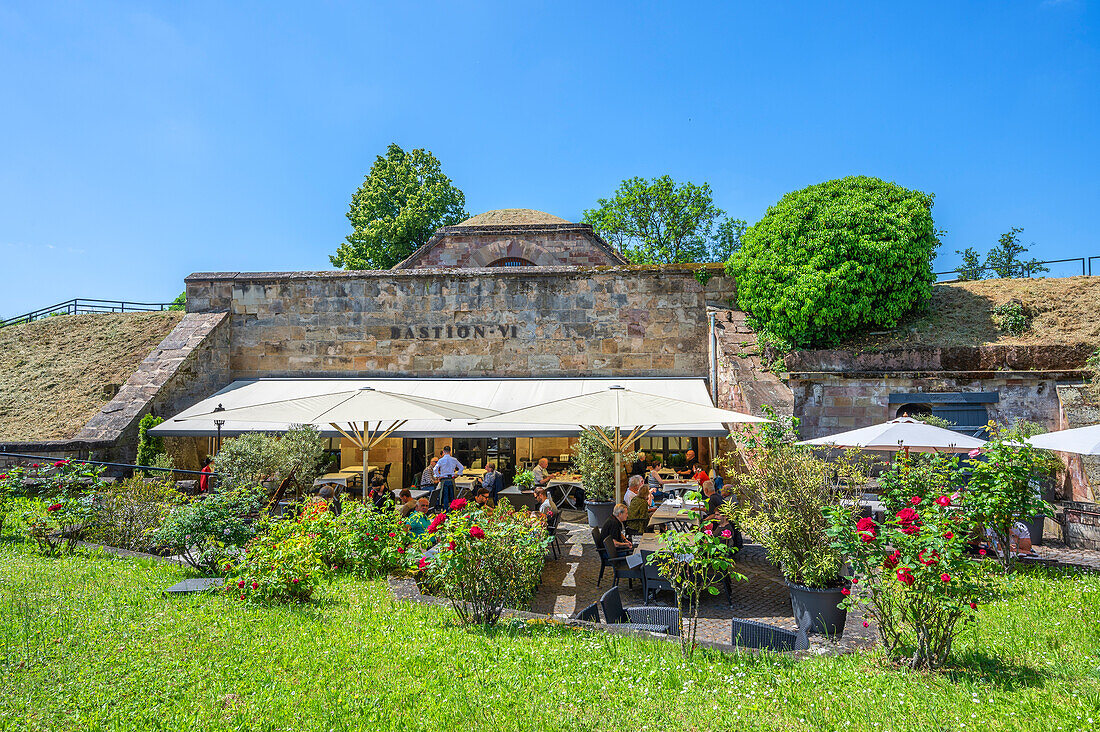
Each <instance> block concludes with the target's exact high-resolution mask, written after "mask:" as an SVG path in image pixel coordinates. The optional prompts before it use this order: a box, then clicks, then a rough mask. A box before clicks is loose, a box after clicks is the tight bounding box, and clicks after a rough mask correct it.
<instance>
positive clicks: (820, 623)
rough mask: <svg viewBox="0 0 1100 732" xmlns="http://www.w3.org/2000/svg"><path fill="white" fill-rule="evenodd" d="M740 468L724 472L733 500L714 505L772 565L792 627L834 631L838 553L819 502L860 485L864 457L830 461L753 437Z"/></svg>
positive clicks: (840, 593) (840, 592) (838, 624)
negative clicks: (786, 597) (782, 583)
mask: <svg viewBox="0 0 1100 732" xmlns="http://www.w3.org/2000/svg"><path fill="white" fill-rule="evenodd" d="M753 447H755V449H753V450H752V451H751V452H752V457H753V458H754V459H753V460H751V461H749V465H748V467H747V469H746V470H745V471H744V472H741V473H738V474H736V475H734V476H732V477H731V482H732V483H733V484H734V491H735V494H736V496H737V498H738V502H737V504H736V505H735V504H733V503H726V504H725V505H724V506H723V507H722V509H721V512H722V513H723V515H725V516H726V517H727V518H728V519H730V520H732V521H734V522H735V523H737V524H739V525H740V526H741V527H742V528H743V529H744V530H745V531H746V532H747V533H749V534H750V535H751V536H752V537H753V538H755V539H756V540H757V541H759V542H760V543H761V544H762V545H763V546H764V548H765V549H766V550H767V552H768V558H769V559H770V560H771V561H772V562H774V563H776V564H778V565H779V566H780V568H781V569H782V571H783V576H784V578H785V579H786V583H787V589H788V590H789V592H790V595H791V609H792V610H793V612H794V617H795V620H796V622H797V623H798V627H799V628H800V629H801V628H805V629H806V630H807V632H810V633H821V634H824V635H827V636H832V637H837V636H840V635H841V634H843V632H844V623H845V621H846V620H847V610H846V609H845V608H844V607H841V606H840V605H841V602H842V601H843V600H844V597H845V595H844V591H845V589H847V588H846V586H845V582H844V579H843V578H842V576H841V568H842V566H843V564H844V557H843V555H842V554H841V552H840V550H839V549H838V548H837V547H835V546H834V543H833V538H832V537H831V536H830V535H829V533H828V530H829V524H828V521H827V520H826V509H828V508H830V507H835V506H840V505H842V504H843V503H844V502H845V500H846V499H853V498H855V497H856V496H858V495H859V494H860V493H861V492H862V488H863V485H864V484H865V483H866V481H867V462H866V460H865V459H862V458H861V457H860V456H859V455H858V454H856V453H848V454H846V455H845V456H844V457H843V458H841V459H840V460H838V461H836V462H829V461H826V460H824V459H822V458H819V457H817V456H816V455H814V454H813V452H812V451H810V450H808V449H804V448H799V447H795V446H794V445H792V444H791V443H789V442H772V443H771V444H767V445H765V444H763V442H761V441H759V440H757V441H755V444H754V445H753Z"/></svg>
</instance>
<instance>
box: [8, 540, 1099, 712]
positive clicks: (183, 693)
mask: <svg viewBox="0 0 1100 732" xmlns="http://www.w3.org/2000/svg"><path fill="white" fill-rule="evenodd" d="M184 576H186V574H185V572H184V571H183V570H180V569H178V568H175V567H172V566H168V565H166V564H163V563H148V562H142V561H135V560H119V559H112V558H105V557H97V556H81V555H77V556H74V557H69V558H62V559H44V558H42V557H40V556H37V555H35V554H33V553H31V552H29V551H28V550H26V549H25V548H24V547H23V545H15V544H11V543H3V544H0V689H2V690H3V693H2V694H0V720H2V721H3V724H2V725H0V726H2V727H3V728H4V729H42V730H45V729H49V730H89V729H90V730H101V729H104V730H106V729H126V730H144V729H163V730H178V729H188V730H208V729H233V730H285V729H319V730H320V729H324V730H327V729H372V730H374V729H377V730H391V729H431V730H448V729H491V730H494V732H497V731H503V730H519V729H523V730H528V729H529V730H548V729H554V730H559V729H565V730H592V729H630V730H633V729H642V728H648V729H676V730H680V729H737V730H772V729H791V730H803V729H822V730H837V729H861V730H867V729H891V730H929V729H975V730H976V729H981V730H1017V729H1028V730H1047V729H1049V730H1057V729H1059V728H1061V729H1066V730H1070V729H1091V728H1094V727H1095V725H1096V723H1097V722H1098V721H1100V655H1097V649H1098V648H1100V576H1096V575H1077V574H1071V573H1062V572H1049V571H1030V572H1025V573H1023V574H1020V575H1018V576H1015V577H1013V578H1011V579H1007V580H1001V581H1000V582H998V585H997V592H998V596H997V597H996V598H991V599H990V602H989V603H988V604H985V605H983V607H982V611H981V616H980V617H981V619H980V621H979V622H978V623H977V624H976V625H975V626H973V627H971V628H969V629H968V630H967V631H965V632H964V634H963V635H962V637H961V638H960V640H959V642H958V643H957V644H956V657H955V658H954V659H953V661H952V665H950V666H949V668H948V669H947V670H945V671H944V672H940V673H934V674H920V673H914V672H908V671H903V670H898V669H896V668H894V667H892V666H890V665H889V664H887V663H886V662H885V661H884V659H883V657H882V655H881V654H879V653H877V652H874V653H869V654H862V655H853V656H829V657H817V658H810V659H807V660H804V661H800V662H796V661H794V660H792V659H788V658H777V657H774V656H772V657H755V656H748V655H745V656H731V655H724V654H718V653H711V652H700V653H697V654H696V655H695V657H694V659H693V660H692V661H691V662H690V663H689V662H685V661H684V660H683V659H682V658H681V657H680V655H679V649H678V647H677V646H676V645H675V644H663V643H658V642H653V641H648V640H639V639H633V638H624V637H619V636H612V635H606V634H602V633H591V632H578V631H572V630H567V629H564V628H561V627H558V626H549V627H548V626H545V625H537V626H527V625H524V626H522V627H520V628H510V627H507V626H505V627H500V628H498V629H496V630H493V631H490V632H488V633H483V632H481V631H477V630H473V631H470V630H466V629H463V628H461V627H458V626H457V625H456V623H455V620H454V614H453V613H452V612H451V611H450V610H449V609H447V608H440V607H432V606H421V605H413V604H406V603H400V602H396V601H394V600H393V599H392V598H391V596H390V594H389V591H388V588H387V586H386V584H385V583H384V582H382V581H374V582H362V581H358V580H355V579H352V578H341V579H338V580H337V581H336V583H335V584H333V585H331V586H327V587H324V588H322V590H321V591H320V592H319V593H318V596H317V599H315V600H314V601H313V602H312V603H308V604H302V605H290V606H286V605H281V606H273V607H265V606H258V605H253V604H250V603H243V602H241V601H239V600H235V599H233V598H231V597H228V596H225V595H219V596H212V595H199V596H184V597H168V598H166V597H164V596H163V595H162V594H161V591H162V590H163V589H164V588H165V587H167V586H169V585H170V584H172V583H174V582H176V581H178V580H179V579H181V578H182V577H184ZM1090 720H1091V721H1090Z"/></svg>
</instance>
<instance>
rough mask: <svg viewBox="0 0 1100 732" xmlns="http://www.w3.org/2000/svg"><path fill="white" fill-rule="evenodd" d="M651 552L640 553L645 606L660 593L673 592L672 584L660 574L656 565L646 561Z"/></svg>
mask: <svg viewBox="0 0 1100 732" xmlns="http://www.w3.org/2000/svg"><path fill="white" fill-rule="evenodd" d="M651 554H653V552H642V593H643V594H644V595H645V604H646V605H648V604H649V601H650V600H651V599H653V597H654V596H655V595H656V594H657V593H658V592H661V591H664V590H667V591H669V592H675V591H676V590H675V589H674V588H673V587H672V582H671V581H670V580H669V579H668V577H665V576H664V575H663V574H661V570H660V568H659V567H658V566H657V565H656V564H650V563H649V562H648V561H647V560H648V559H649V555H651Z"/></svg>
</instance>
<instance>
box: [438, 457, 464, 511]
mask: <svg viewBox="0 0 1100 732" xmlns="http://www.w3.org/2000/svg"><path fill="white" fill-rule="evenodd" d="M465 469H466V468H464V467H462V463H460V462H458V460H456V459H455V458H454V456H453V455H451V446H450V445H447V446H446V447H444V448H443V457H441V458H439V461H438V462H437V463H436V464H435V469H434V470H433V471H432V475H434V476H435V477H436V478H437V479H438V480H439V485H440V487H441V488H442V491H443V495H442V496H440V500H441V501H442V506H443V508H444V509H446V508H447V507H449V506H450V505H451V501H453V500H454V497H455V478H457V477H458V476H460V475H462V471H463V470H465Z"/></svg>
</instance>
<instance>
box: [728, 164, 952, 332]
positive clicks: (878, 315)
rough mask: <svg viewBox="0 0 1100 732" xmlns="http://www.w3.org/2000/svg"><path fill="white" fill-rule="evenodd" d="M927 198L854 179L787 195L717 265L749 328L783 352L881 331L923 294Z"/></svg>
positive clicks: (930, 239) (928, 262) (928, 280)
mask: <svg viewBox="0 0 1100 732" xmlns="http://www.w3.org/2000/svg"><path fill="white" fill-rule="evenodd" d="M932 202H933V196H932V195H930V194H927V193H921V192H920V191H914V190H909V189H906V188H902V187H901V186H899V185H897V184H895V183H887V182H886V181H883V180H879V179H878V178H869V177H866V176H855V177H849V178H841V179H839V180H831V181H828V182H825V183H819V184H817V185H812V186H809V187H808V188H803V189H802V190H800V191H795V192H794V193H788V194H787V195H785V196H783V198H782V199H780V201H779V203H777V204H775V205H774V206H772V207H771V208H769V209H768V210H767V212H766V213H765V214H764V218H762V219H761V220H760V221H758V222H757V223H755V224H753V225H752V226H751V227H750V228H749V229H748V230H747V231H746V232H745V235H744V236H743V237H742V243H741V248H740V249H739V250H738V251H737V252H735V253H734V255H733V257H732V258H731V259H730V261H729V263H728V264H727V270H728V272H729V273H730V274H731V275H732V276H733V277H735V278H736V279H737V300H738V303H739V304H740V306H741V309H742V310H744V311H745V312H746V313H748V314H749V315H750V317H751V318H752V320H753V322H754V323H755V325H756V327H757V328H758V329H761V330H764V331H766V332H767V333H769V334H770V335H771V336H773V337H774V338H775V339H777V340H779V341H782V342H786V343H787V344H789V345H791V346H815V345H823V344H830V343H835V342H836V341H838V340H839V339H841V338H843V337H844V336H847V335H849V334H851V333H853V332H854V331H857V330H860V329H863V328H891V327H893V326H895V325H897V323H898V320H899V319H900V318H901V317H902V316H903V315H905V314H906V313H908V312H910V311H911V310H913V309H914V308H915V307H917V306H919V305H921V304H923V303H924V302H925V301H926V300H928V298H929V297H930V296H931V294H932V285H933V283H934V282H935V275H933V273H932V258H933V256H934V255H935V252H936V248H937V247H938V246H939V244H940V241H939V238H938V237H937V232H936V229H935V226H934V224H933V222H932Z"/></svg>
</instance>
